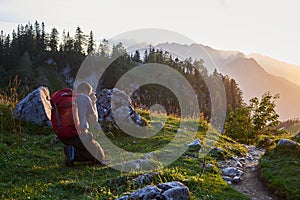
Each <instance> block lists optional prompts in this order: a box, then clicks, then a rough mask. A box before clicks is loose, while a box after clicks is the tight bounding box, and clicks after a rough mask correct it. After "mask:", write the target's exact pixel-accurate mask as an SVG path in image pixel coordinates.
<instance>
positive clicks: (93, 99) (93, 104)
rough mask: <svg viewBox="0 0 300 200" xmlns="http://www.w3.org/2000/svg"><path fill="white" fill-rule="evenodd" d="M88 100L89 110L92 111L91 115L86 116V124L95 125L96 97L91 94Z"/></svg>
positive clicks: (96, 117)
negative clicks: (89, 100)
mask: <svg viewBox="0 0 300 200" xmlns="http://www.w3.org/2000/svg"><path fill="white" fill-rule="evenodd" d="M89 97H90V99H91V110H92V113H91V114H88V122H89V123H90V124H93V125H95V124H97V123H98V112H97V107H96V100H97V99H96V96H95V94H94V93H93V94H91V95H90V96H89Z"/></svg>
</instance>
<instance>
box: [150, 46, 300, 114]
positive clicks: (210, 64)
mask: <svg viewBox="0 0 300 200" xmlns="http://www.w3.org/2000/svg"><path fill="white" fill-rule="evenodd" d="M156 48H158V49H162V50H166V51H168V52H170V53H171V54H174V55H178V56H180V57H182V58H189V57H192V58H193V59H202V60H204V65H205V66H206V67H207V68H208V71H209V72H212V71H213V70H214V69H215V68H216V69H217V70H218V71H219V72H221V73H222V74H227V75H228V76H229V77H232V78H234V79H235V80H236V81H237V83H238V84H239V86H240V88H241V89H242V91H243V92H244V99H245V101H246V102H247V103H248V100H249V99H250V98H252V97H254V96H256V97H259V98H260V97H261V96H262V94H263V93H264V92H266V91H270V92H271V93H272V94H276V93H279V94H280V99H279V100H277V108H276V110H277V112H278V113H279V115H280V119H281V120H287V119H293V118H298V117H300V66H296V65H292V64H288V63H284V62H281V61H278V60H276V59H273V58H270V57H267V56H262V55H259V54H250V55H244V54H243V53H242V52H239V51H224V50H216V49H213V48H211V47H209V46H204V45H201V44H191V45H181V44H176V43H162V44H158V45H157V46H156Z"/></svg>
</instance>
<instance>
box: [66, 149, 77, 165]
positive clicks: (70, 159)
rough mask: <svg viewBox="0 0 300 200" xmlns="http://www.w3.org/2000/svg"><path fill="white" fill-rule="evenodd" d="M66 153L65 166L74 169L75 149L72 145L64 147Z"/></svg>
mask: <svg viewBox="0 0 300 200" xmlns="http://www.w3.org/2000/svg"><path fill="white" fill-rule="evenodd" d="M64 152H65V156H66V159H65V164H66V166H67V167H74V153H75V149H74V147H73V146H72V145H70V146H65V147H64Z"/></svg>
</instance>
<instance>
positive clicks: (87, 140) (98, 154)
mask: <svg viewBox="0 0 300 200" xmlns="http://www.w3.org/2000/svg"><path fill="white" fill-rule="evenodd" d="M63 143H64V144H65V145H66V146H67V147H65V148H64V151H65V155H66V158H69V157H70V156H69V155H70V152H69V151H68V150H69V147H70V146H73V147H74V161H79V162H84V161H92V162H95V161H100V162H103V160H104V157H105V155H104V151H103V149H102V147H101V146H100V144H99V143H98V142H97V141H96V140H95V139H93V137H92V134H90V133H85V134H83V135H80V137H79V136H75V137H72V138H69V139H67V140H64V141H63ZM68 156H69V157H68Z"/></svg>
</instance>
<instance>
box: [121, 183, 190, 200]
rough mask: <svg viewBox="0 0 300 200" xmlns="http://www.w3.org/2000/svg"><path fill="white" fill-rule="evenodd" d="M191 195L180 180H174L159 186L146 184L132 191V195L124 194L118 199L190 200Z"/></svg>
mask: <svg viewBox="0 0 300 200" xmlns="http://www.w3.org/2000/svg"><path fill="white" fill-rule="evenodd" d="M190 197H191V195H190V191H189V189H188V188H187V187H186V186H185V185H183V184H182V183H180V182H177V181H173V182H167V183H163V184H159V185H157V186H150V185H148V186H146V187H144V188H142V189H140V190H137V191H135V192H132V193H130V195H127V196H122V197H120V198H118V200H125V199H132V200H148V199H149V200H150V199H164V200H189V199H190Z"/></svg>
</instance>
